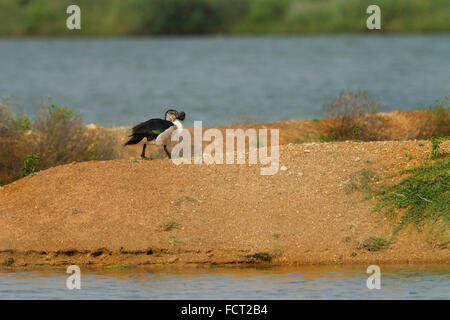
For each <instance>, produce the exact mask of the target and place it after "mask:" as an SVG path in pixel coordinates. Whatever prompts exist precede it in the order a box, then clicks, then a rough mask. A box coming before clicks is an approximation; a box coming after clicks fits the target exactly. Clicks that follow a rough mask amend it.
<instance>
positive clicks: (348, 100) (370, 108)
mask: <svg viewBox="0 0 450 320" xmlns="http://www.w3.org/2000/svg"><path fill="white" fill-rule="evenodd" d="M448 99H449V97H448V96H447V97H444V99H443V100H438V101H436V102H435V103H434V104H433V105H432V106H430V107H429V108H428V110H427V111H428V112H427V113H426V114H425V116H424V117H423V119H421V120H420V121H419V123H417V125H416V126H414V127H413V128H410V129H408V133H407V138H408V139H428V138H432V137H445V136H449V135H450V106H449V101H448ZM323 108H324V111H325V112H326V114H327V116H329V117H331V118H333V120H334V121H332V122H328V123H326V124H323V126H325V128H324V129H323V130H324V131H325V132H326V134H325V135H323V136H320V137H317V139H318V140H321V141H346V140H356V141H385V140H394V139H396V137H394V136H393V134H392V130H391V129H392V123H391V121H390V120H389V118H386V117H383V116H382V115H380V114H378V111H379V105H378V102H377V100H376V98H374V97H372V96H370V95H369V94H368V93H367V92H364V91H361V90H358V91H356V92H353V91H351V90H347V91H342V92H341V93H340V94H339V96H338V97H337V98H335V99H333V100H332V101H331V102H329V103H326V104H325V105H324V106H323Z"/></svg>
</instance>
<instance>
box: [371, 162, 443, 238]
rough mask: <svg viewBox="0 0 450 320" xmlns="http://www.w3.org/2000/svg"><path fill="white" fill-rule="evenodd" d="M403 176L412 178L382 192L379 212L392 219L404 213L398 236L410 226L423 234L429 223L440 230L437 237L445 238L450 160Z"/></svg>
mask: <svg viewBox="0 0 450 320" xmlns="http://www.w3.org/2000/svg"><path fill="white" fill-rule="evenodd" d="M400 174H407V175H408V177H407V178H405V179H403V180H402V181H400V182H399V183H396V184H394V185H392V186H389V187H385V188H383V189H382V190H381V191H380V192H379V193H378V198H379V202H378V204H377V206H376V210H377V211H379V212H382V213H384V214H386V215H387V216H389V217H391V218H395V217H397V216H398V214H399V213H400V212H401V213H402V216H401V217H400V218H399V220H398V225H397V227H396V228H395V230H394V235H395V233H396V232H398V231H399V230H400V229H402V228H404V227H406V226H408V225H410V224H412V225H414V226H415V227H416V228H417V229H418V230H419V231H420V230H422V228H423V226H424V225H425V224H428V225H429V226H431V227H433V228H434V229H435V230H436V232H435V233H434V235H435V236H436V237H440V238H441V239H443V237H445V236H446V232H448V223H449V220H450V192H449V189H450V157H449V156H448V155H447V156H445V157H444V158H439V159H437V160H435V161H434V162H433V163H431V164H429V163H425V164H423V165H421V166H419V167H416V168H412V169H408V170H404V171H401V172H400ZM444 243H445V241H444Z"/></svg>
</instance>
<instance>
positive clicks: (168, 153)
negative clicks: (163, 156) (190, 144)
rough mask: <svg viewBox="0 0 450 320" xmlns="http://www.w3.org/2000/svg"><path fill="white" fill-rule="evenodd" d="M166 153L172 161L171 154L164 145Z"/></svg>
mask: <svg viewBox="0 0 450 320" xmlns="http://www.w3.org/2000/svg"><path fill="white" fill-rule="evenodd" d="M164 151H165V152H166V153H167V156H168V157H169V159H172V157H171V155H170V152H169V151H168V150H167V146H166V145H164Z"/></svg>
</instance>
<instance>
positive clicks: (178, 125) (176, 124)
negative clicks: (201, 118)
mask: <svg viewBox="0 0 450 320" xmlns="http://www.w3.org/2000/svg"><path fill="white" fill-rule="evenodd" d="M173 124H174V125H175V126H176V127H177V130H183V125H182V124H181V122H180V120H178V119H175V121H173Z"/></svg>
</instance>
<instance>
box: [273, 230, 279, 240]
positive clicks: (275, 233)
mask: <svg viewBox="0 0 450 320" xmlns="http://www.w3.org/2000/svg"><path fill="white" fill-rule="evenodd" d="M272 236H273V237H274V238H277V239H278V238H279V237H280V232H279V231H273V232H272Z"/></svg>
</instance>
